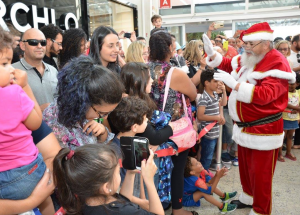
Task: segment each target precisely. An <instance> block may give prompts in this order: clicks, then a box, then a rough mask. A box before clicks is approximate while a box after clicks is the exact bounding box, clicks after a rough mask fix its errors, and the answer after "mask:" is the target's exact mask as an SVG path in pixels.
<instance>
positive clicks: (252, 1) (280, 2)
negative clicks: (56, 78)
mask: <svg viewBox="0 0 300 215" xmlns="http://www.w3.org/2000/svg"><path fill="white" fill-rule="evenodd" d="M299 4H300V0H268V1H266V0H265V1H259V0H249V10H253V9H262V8H276V7H287V6H299Z"/></svg>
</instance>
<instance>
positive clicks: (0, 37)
mask: <svg viewBox="0 0 300 215" xmlns="http://www.w3.org/2000/svg"><path fill="white" fill-rule="evenodd" d="M13 42H14V40H13V37H12V35H11V34H10V33H9V32H8V31H5V30H4V29H3V28H2V27H1V26H0V52H2V51H3V49H5V48H8V49H11V48H12V46H13Z"/></svg>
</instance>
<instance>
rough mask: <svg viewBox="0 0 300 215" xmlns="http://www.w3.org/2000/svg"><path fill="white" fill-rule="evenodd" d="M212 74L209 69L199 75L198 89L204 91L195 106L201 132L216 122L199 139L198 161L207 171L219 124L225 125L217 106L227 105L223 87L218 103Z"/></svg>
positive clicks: (213, 71)
mask: <svg viewBox="0 0 300 215" xmlns="http://www.w3.org/2000/svg"><path fill="white" fill-rule="evenodd" d="M214 73H215V70H210V69H206V70H204V71H203V72H202V73H201V81H200V87H203V88H204V91H203V93H202V95H201V97H200V99H199V101H198V104H197V106H198V109H197V118H198V120H199V121H201V123H200V128H201V130H202V129H203V128H204V127H206V126H207V125H209V124H211V123H213V122H214V121H217V122H218V123H216V124H215V126H214V127H212V129H210V130H209V131H208V132H207V133H206V134H205V136H203V137H202V139H201V147H202V149H201V159H200V161H201V163H202V165H203V167H204V169H206V170H207V171H208V169H209V167H210V164H211V161H212V157H213V153H214V149H215V146H216V143H217V141H218V138H219V124H221V125H222V124H224V123H225V120H224V117H223V110H222V109H221V110H222V112H221V114H220V108H219V105H221V106H225V105H226V104H227V96H226V90H225V87H223V88H222V91H223V97H222V99H221V102H219V96H218V94H217V92H216V91H217V89H218V81H216V80H215V79H213V76H214Z"/></svg>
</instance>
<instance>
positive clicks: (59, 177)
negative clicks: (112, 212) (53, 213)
mask: <svg viewBox="0 0 300 215" xmlns="http://www.w3.org/2000/svg"><path fill="white" fill-rule="evenodd" d="M69 153H70V149H69V148H68V147H66V148H63V149H61V150H60V151H59V153H58V154H57V155H56V157H55V159H54V161H53V175H54V177H53V178H54V183H55V185H56V186H57V188H58V190H57V192H58V194H59V195H58V199H59V202H61V204H62V206H63V208H64V209H65V210H66V212H67V214H82V209H83V207H84V205H85V203H86V200H87V199H88V198H91V197H103V199H104V200H105V202H106V201H107V196H106V195H103V194H102V193H100V192H99V188H100V187H101V186H102V185H103V184H105V183H113V180H114V172H115V169H116V168H117V166H118V164H119V159H120V158H121V157H120V156H121V154H120V153H118V149H117V148H116V147H115V146H114V145H112V144H107V145H106V144H87V145H84V146H82V147H78V148H76V149H75V151H74V155H73V156H72V157H71V158H70V159H66V157H67V155H68V154H69ZM83 181H84V182H85V183H82V182H83Z"/></svg>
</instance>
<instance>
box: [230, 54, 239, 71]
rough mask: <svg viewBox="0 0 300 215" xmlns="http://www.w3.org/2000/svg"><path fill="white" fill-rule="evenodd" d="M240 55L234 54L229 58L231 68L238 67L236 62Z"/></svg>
mask: <svg viewBox="0 0 300 215" xmlns="http://www.w3.org/2000/svg"><path fill="white" fill-rule="evenodd" d="M240 56H241V55H236V56H234V57H233V58H232V60H231V67H232V70H236V69H237V68H238V67H239V62H238V58H239V57H240Z"/></svg>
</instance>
